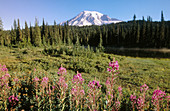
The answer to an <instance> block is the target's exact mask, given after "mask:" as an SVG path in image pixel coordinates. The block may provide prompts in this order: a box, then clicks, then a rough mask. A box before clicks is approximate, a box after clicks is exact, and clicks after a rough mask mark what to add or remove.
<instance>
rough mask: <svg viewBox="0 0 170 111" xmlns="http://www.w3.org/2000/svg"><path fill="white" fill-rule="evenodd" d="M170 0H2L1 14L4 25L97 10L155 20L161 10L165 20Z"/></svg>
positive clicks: (169, 16) (50, 20)
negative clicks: (16, 21) (18, 20)
mask: <svg viewBox="0 0 170 111" xmlns="http://www.w3.org/2000/svg"><path fill="white" fill-rule="evenodd" d="M169 4H170V0H0V17H1V19H2V21H3V25H4V29H10V28H11V26H13V21H14V19H18V18H19V19H20V24H21V27H24V22H25V21H27V22H28V23H30V22H31V24H32V25H34V22H35V17H36V18H37V19H38V20H39V25H41V24H42V19H43V18H44V19H45V21H46V22H48V24H49V25H52V24H53V23H54V20H56V22H57V23H60V22H63V21H66V20H69V19H71V18H73V17H74V16H76V15H77V14H79V13H80V12H81V11H84V10H89V11H98V12H101V13H103V14H107V15H108V16H109V17H111V18H117V19H120V20H123V21H128V20H132V18H133V15H134V14H136V16H137V19H142V16H144V17H145V18H147V16H151V17H152V19H153V21H160V18H161V10H163V12H164V18H165V20H170V6H169Z"/></svg>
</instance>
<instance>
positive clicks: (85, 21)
mask: <svg viewBox="0 0 170 111" xmlns="http://www.w3.org/2000/svg"><path fill="white" fill-rule="evenodd" d="M119 22H122V21H121V20H118V19H115V18H110V17H109V16H107V15H104V14H102V13H99V12H97V11H83V12H81V13H80V14H78V15H77V16H76V17H74V18H72V19H70V20H68V25H71V26H89V25H103V24H111V23H119ZM64 23H66V21H65V22H62V23H60V25H64Z"/></svg>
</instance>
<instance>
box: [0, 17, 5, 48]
mask: <svg viewBox="0 0 170 111" xmlns="http://www.w3.org/2000/svg"><path fill="white" fill-rule="evenodd" d="M0 45H4V37H3V23H2V20H1V18H0Z"/></svg>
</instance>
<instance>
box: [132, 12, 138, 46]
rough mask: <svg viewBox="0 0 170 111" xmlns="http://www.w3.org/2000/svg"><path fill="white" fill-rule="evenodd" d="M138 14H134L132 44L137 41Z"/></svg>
mask: <svg viewBox="0 0 170 111" xmlns="http://www.w3.org/2000/svg"><path fill="white" fill-rule="evenodd" d="M136 27H137V26H136V15H135V14H134V16H133V26H132V38H131V41H132V44H135V43H136V40H137V39H136V34H137V30H136V29H137V28H136Z"/></svg>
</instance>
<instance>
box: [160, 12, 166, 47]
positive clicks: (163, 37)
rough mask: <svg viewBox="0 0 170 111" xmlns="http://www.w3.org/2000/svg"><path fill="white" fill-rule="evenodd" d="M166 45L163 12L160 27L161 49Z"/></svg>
mask: <svg viewBox="0 0 170 111" xmlns="http://www.w3.org/2000/svg"><path fill="white" fill-rule="evenodd" d="M164 44H165V23H164V16H163V11H162V12H161V26H160V47H163V46H164Z"/></svg>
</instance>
